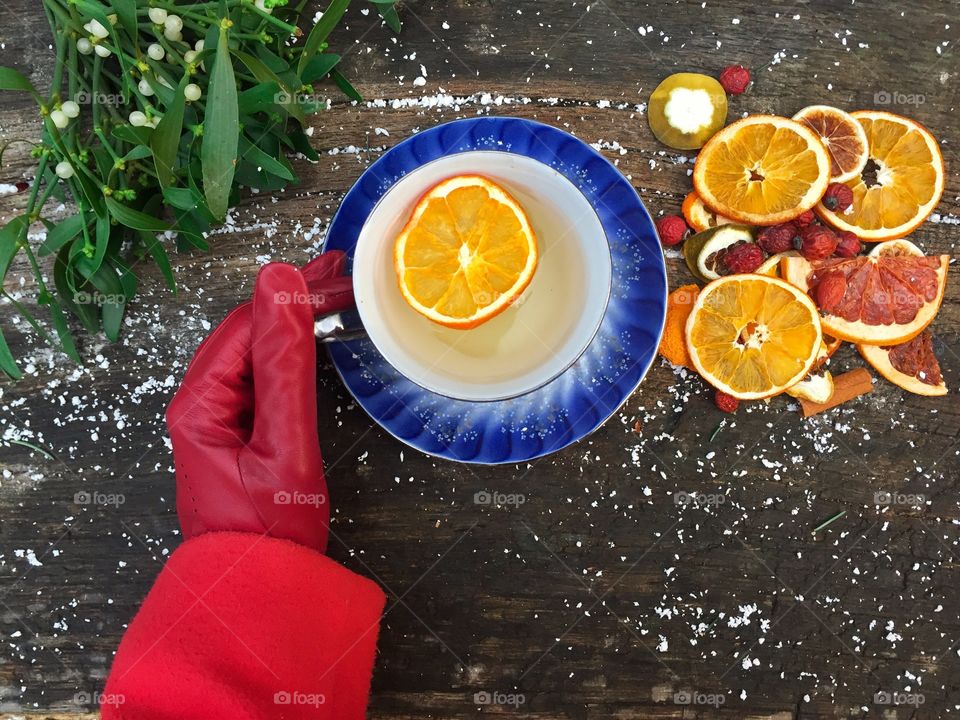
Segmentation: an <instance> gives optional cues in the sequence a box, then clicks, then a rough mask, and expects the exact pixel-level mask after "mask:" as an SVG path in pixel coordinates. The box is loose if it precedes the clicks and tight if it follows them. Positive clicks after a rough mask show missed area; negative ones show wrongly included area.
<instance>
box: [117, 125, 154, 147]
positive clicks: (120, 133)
mask: <svg viewBox="0 0 960 720" xmlns="http://www.w3.org/2000/svg"><path fill="white" fill-rule="evenodd" d="M110 134H111V135H113V136H114V137H115V138H117V139H118V140H123V141H125V142H128V143H130V144H131V145H147V146H149V145H150V136H151V135H152V134H153V128H148V127H146V126H143V125H141V126H140V127H134V126H133V125H117V126H116V127H115V128H114V129H113V132H112V133H110Z"/></svg>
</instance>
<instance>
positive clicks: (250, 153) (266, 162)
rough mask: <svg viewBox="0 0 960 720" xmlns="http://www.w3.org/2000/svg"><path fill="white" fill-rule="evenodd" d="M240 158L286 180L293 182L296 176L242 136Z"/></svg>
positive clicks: (281, 163)
mask: <svg viewBox="0 0 960 720" xmlns="http://www.w3.org/2000/svg"><path fill="white" fill-rule="evenodd" d="M240 157H242V158H243V159H244V160H246V161H247V162H249V163H251V164H252V165H256V166H258V167H260V168H261V169H263V170H264V171H265V172H268V173H270V174H271V175H276V176H278V177H282V178H283V179H284V180H290V181H293V180H295V179H296V176H295V175H294V174H293V172H292V171H291V170H290V168H289V167H287V166H286V165H285V164H284V163H283V162H281V161H280V160H277V159H276V158H275V157H271V156H270V155H268V154H267V153H265V152H264V151H263V150H261V149H260V148H259V147H257V146H256V145H254V144H253V143H251V142H250V141H249V140H247V138H246V137H245V136H243V135H241V136H240Z"/></svg>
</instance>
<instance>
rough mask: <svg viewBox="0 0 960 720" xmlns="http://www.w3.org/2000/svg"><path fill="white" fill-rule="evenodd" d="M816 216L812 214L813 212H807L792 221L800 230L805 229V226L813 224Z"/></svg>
mask: <svg viewBox="0 0 960 720" xmlns="http://www.w3.org/2000/svg"><path fill="white" fill-rule="evenodd" d="M815 217H816V215H814V214H813V210H807V211H806V212H805V213H801V214H800V216H799V217H795V218H794V219H793V224H794V225H796V226H797V227H800V228H805V227H807V225H809V224H810V223H812V222H813V220H814V218H815Z"/></svg>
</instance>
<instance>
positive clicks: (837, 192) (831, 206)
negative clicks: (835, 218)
mask: <svg viewBox="0 0 960 720" xmlns="http://www.w3.org/2000/svg"><path fill="white" fill-rule="evenodd" d="M820 202H822V203H823V206H824V207H825V208H826V209H827V210H830V211H831V212H843V211H844V210H846V209H847V208H848V207H850V206H851V205H853V190H851V189H850V188H848V187H847V186H846V185H844V184H843V183H830V184H829V185H827V192H826V193H824V195H823V199H822V200H821V201H820Z"/></svg>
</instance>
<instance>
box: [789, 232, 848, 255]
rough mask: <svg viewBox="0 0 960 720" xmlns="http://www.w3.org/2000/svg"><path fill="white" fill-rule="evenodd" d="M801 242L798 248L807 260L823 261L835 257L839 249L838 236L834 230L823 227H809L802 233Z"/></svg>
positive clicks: (799, 237)
mask: <svg viewBox="0 0 960 720" xmlns="http://www.w3.org/2000/svg"><path fill="white" fill-rule="evenodd" d="M798 239H799V240H800V242H799V244H798V245H797V246H796V247H797V250H799V251H800V254H801V255H803V256H804V257H805V258H806V259H807V260H823V259H824V258H828V257H830V256H831V255H833V251H834V250H836V249H837V243H838V240H837V236H836V235H835V234H834V232H833V230H831V229H830V228H828V227H824V226H823V225H808V226H807V227H805V228H804V229H803V230H801V231H800V235H799V236H798Z"/></svg>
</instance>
